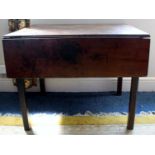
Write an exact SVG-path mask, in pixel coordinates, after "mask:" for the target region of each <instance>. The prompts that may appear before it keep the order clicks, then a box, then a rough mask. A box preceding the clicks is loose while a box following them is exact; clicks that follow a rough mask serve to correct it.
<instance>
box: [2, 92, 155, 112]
mask: <svg viewBox="0 0 155 155" xmlns="http://www.w3.org/2000/svg"><path fill="white" fill-rule="evenodd" d="M113 94H114V93H46V94H44V95H41V94H40V93H27V94H26V96H27V104H28V107H29V112H30V113H32V114H33V113H40V112H45V113H54V114H65V115H76V114H82V115H84V114H88V115H89V114H91V113H93V114H101V115H102V114H104V113H106V114H108V113H120V114H122V115H126V114H127V112H128V102H129V93H127V92H126V93H123V94H122V96H116V95H113ZM141 112H146V113H152V114H155V92H149V93H148V92H140V93H138V95H137V109H136V113H137V114H139V113H141ZM8 113H11V114H20V108H19V101H18V94H17V93H0V114H1V115H5V114H8Z"/></svg>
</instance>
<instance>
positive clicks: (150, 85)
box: [0, 77, 155, 92]
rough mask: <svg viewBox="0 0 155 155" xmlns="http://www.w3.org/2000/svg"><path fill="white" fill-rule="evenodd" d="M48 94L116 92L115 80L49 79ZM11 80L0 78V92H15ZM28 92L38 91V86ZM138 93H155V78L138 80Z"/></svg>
mask: <svg viewBox="0 0 155 155" xmlns="http://www.w3.org/2000/svg"><path fill="white" fill-rule="evenodd" d="M130 82H131V78H124V80H123V91H129V90H130ZM45 84H46V90H47V91H48V92H103V91H116V88H117V78H52V79H51V78H50V79H46V80H45ZM16 91H17V88H16V87H15V86H13V83H12V79H8V78H0V92H16ZM28 91H32V92H35V91H39V84H38V86H37V87H33V88H31V89H29V90H28ZM139 91H155V78H153V77H147V78H146V77H145V78H140V81H139Z"/></svg>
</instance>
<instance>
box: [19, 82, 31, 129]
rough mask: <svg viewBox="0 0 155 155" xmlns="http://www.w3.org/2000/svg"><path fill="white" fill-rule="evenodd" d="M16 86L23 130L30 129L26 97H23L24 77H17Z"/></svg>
mask: <svg viewBox="0 0 155 155" xmlns="http://www.w3.org/2000/svg"><path fill="white" fill-rule="evenodd" d="M17 88H18V93H19V102H20V108H21V112H22V119H23V124H24V129H25V131H29V130H31V128H30V125H29V121H28V112H27V111H28V109H27V105H26V98H25V86H24V79H17Z"/></svg>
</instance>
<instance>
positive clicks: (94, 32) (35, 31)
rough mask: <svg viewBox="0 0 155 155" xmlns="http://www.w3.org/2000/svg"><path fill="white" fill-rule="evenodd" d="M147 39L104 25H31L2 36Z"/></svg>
mask: <svg viewBox="0 0 155 155" xmlns="http://www.w3.org/2000/svg"><path fill="white" fill-rule="evenodd" d="M75 36H79V37H84V36H88V37H91V36H96V37H97V36H99V37H101V36H102V37H149V34H148V33H146V32H144V31H142V30H139V29H137V28H135V27H133V26H130V25H116V24H115V25H114V24H111V25H107V24H106V25H104V24H83V25H81V24H79V25H77V24H76V25H75V24H65V25H62V24H61V25H32V26H31V27H30V28H24V29H21V30H18V31H16V32H12V33H9V34H6V35H4V36H3V38H4V39H5V38H18V37H28V38H31V37H32V38H35V37H41V38H42V37H43V38H44V37H75Z"/></svg>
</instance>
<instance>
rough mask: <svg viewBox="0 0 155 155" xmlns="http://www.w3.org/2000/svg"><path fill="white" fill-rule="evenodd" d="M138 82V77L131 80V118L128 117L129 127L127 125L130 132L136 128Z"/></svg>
mask: <svg viewBox="0 0 155 155" xmlns="http://www.w3.org/2000/svg"><path fill="white" fill-rule="evenodd" d="M138 81H139V78H138V77H132V79H131V90H130V99H129V117H128V125H127V129H129V130H132V129H133V127H134V120H135V110H136V96H137V90H138Z"/></svg>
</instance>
